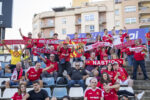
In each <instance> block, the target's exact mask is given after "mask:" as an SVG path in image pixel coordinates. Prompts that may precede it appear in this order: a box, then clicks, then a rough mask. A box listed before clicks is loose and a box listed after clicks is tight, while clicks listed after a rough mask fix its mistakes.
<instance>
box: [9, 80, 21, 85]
mask: <svg viewBox="0 0 150 100" xmlns="http://www.w3.org/2000/svg"><path fill="white" fill-rule="evenodd" d="M12 85H19V82H14V81H12V80H10V86H12Z"/></svg>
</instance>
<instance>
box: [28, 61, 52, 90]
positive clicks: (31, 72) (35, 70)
mask: <svg viewBox="0 0 150 100" xmlns="http://www.w3.org/2000/svg"><path fill="white" fill-rule="evenodd" d="M40 67H41V63H40V62H37V63H36V65H35V66H34V67H30V68H29V69H28V70H27V72H26V74H25V77H26V80H27V81H28V85H31V84H32V82H33V81H39V83H40V86H41V87H43V82H42V80H40V75H41V74H42V73H43V72H45V71H47V70H49V69H50V68H53V67H54V66H53V65H50V66H49V67H46V68H44V69H43V68H40Z"/></svg>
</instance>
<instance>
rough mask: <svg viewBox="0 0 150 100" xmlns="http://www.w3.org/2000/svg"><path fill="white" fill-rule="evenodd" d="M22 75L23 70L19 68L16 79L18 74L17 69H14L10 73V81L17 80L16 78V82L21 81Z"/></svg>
mask: <svg viewBox="0 0 150 100" xmlns="http://www.w3.org/2000/svg"><path fill="white" fill-rule="evenodd" d="M22 73H23V69H22V68H21V69H20V72H19V77H18V72H17V69H16V68H15V69H14V71H13V73H12V76H11V80H17V78H18V80H19V79H21V77H22Z"/></svg>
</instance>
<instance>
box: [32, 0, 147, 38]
mask: <svg viewBox="0 0 150 100" xmlns="http://www.w3.org/2000/svg"><path fill="white" fill-rule="evenodd" d="M78 1H80V2H78ZM72 6H73V7H72V8H64V7H61V8H53V11H47V12H42V13H39V14H37V15H35V16H34V18H33V37H34V38H36V37H37V33H39V32H41V33H42V34H43V37H45V38H50V37H52V35H53V33H58V34H59V38H60V39H64V38H65V37H66V35H67V34H73V33H75V32H77V33H87V32H99V31H103V29H104V28H107V29H108V30H111V29H112V28H113V27H114V26H115V27H116V29H123V27H124V26H125V27H127V28H128V29H134V28H144V27H150V0H105V1H99V2H92V0H73V4H72Z"/></svg>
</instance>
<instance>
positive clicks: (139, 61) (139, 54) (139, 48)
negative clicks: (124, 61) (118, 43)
mask: <svg viewBox="0 0 150 100" xmlns="http://www.w3.org/2000/svg"><path fill="white" fill-rule="evenodd" d="M129 50H130V51H133V52H134V64H133V65H134V69H133V79H134V80H136V74H137V68H138V66H139V65H140V67H141V69H142V71H143V74H144V79H145V80H149V78H148V76H147V72H146V68H145V60H144V59H145V52H147V50H146V48H145V47H144V46H143V45H141V44H140V41H139V40H135V47H134V48H129Z"/></svg>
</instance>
